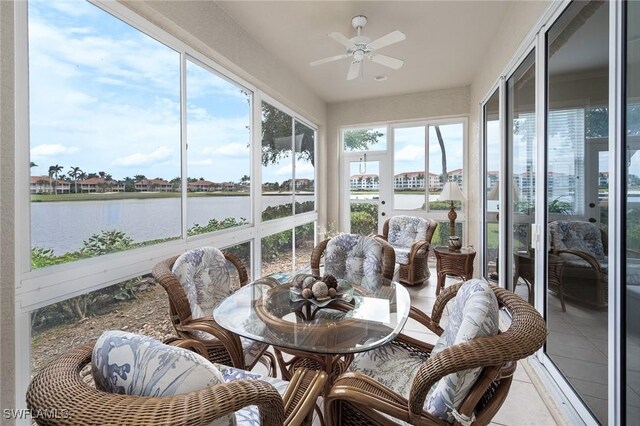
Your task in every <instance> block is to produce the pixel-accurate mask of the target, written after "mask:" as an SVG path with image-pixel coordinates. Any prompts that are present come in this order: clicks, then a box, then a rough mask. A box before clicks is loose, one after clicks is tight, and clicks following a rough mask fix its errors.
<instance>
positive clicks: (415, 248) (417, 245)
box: [409, 240, 431, 263]
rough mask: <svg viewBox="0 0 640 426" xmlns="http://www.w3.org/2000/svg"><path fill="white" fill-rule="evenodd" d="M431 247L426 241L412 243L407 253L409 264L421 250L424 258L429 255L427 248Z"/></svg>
mask: <svg viewBox="0 0 640 426" xmlns="http://www.w3.org/2000/svg"><path fill="white" fill-rule="evenodd" d="M430 245H431V243H429V241H427V240H419V241H416V242H414V243H413V244H412V245H411V250H410V251H409V263H413V262H414V260H415V257H416V256H417V255H418V252H419V251H420V250H421V249H424V250H425V257H426V256H428V255H429V246H430Z"/></svg>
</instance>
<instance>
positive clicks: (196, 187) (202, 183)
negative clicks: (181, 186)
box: [187, 180, 216, 192]
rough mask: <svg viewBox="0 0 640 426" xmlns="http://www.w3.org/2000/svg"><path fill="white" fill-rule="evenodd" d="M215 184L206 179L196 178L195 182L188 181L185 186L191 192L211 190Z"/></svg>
mask: <svg viewBox="0 0 640 426" xmlns="http://www.w3.org/2000/svg"><path fill="white" fill-rule="evenodd" d="M215 186H216V184H215V183H214V182H211V181H208V180H198V181H195V182H189V184H188V185H187V188H188V190H189V191H192V192H213V191H214V190H215Z"/></svg>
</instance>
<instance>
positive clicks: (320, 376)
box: [282, 368, 327, 426]
mask: <svg viewBox="0 0 640 426" xmlns="http://www.w3.org/2000/svg"><path fill="white" fill-rule="evenodd" d="M326 384H327V373H325V372H324V371H315V370H308V369H306V368H298V369H296V371H295V373H293V377H291V380H289V386H287V389H286V390H285V393H284V395H283V396H282V399H283V400H284V409H285V416H286V420H285V422H284V424H285V425H291V426H294V425H300V424H303V423H304V421H305V419H306V418H307V416H308V415H309V414H310V413H311V412H312V411H313V408H314V407H315V405H316V402H317V399H318V396H320V395H322V393H323V391H324V389H325V386H326Z"/></svg>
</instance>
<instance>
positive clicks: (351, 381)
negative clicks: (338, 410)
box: [327, 372, 441, 424]
mask: <svg viewBox="0 0 640 426" xmlns="http://www.w3.org/2000/svg"><path fill="white" fill-rule="evenodd" d="M338 400H342V401H346V402H348V403H350V404H353V405H359V406H360V407H366V410H367V411H371V410H376V411H380V412H382V413H385V414H387V415H390V416H392V417H395V418H397V419H400V420H402V421H405V422H408V423H411V419H410V416H409V411H408V410H407V406H408V401H407V400H406V399H405V398H404V397H402V395H399V394H397V393H395V392H393V391H392V390H391V389H389V388H387V387H385V386H384V385H383V384H381V383H380V382H378V381H377V380H375V379H372V378H370V377H369V376H367V375H365V374H362V373H358V372H349V373H344V374H342V375H341V376H340V377H338V379H336V381H335V382H334V384H333V386H332V387H331V391H330V392H329V395H328V396H327V401H328V403H329V404H328V413H327V415H328V417H329V418H332V416H334V413H333V412H332V411H333V405H334V404H335V403H336V402H337V401H338ZM421 415H422V416H424V417H426V418H428V419H430V420H432V422H433V423H434V424H436V423H441V421H440V420H439V419H437V418H435V417H434V416H432V415H431V414H429V413H427V412H426V411H423V412H422V413H421ZM413 424H417V423H413Z"/></svg>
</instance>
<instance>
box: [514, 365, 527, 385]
mask: <svg viewBox="0 0 640 426" xmlns="http://www.w3.org/2000/svg"><path fill="white" fill-rule="evenodd" d="M513 380H518V381H520V382H526V383H531V378H530V377H529V375H528V374H527V371H526V370H525V369H524V367H523V366H522V361H519V362H518V367H517V368H516V371H515V373H513Z"/></svg>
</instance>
